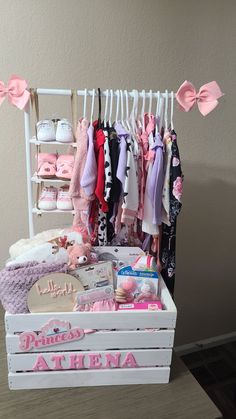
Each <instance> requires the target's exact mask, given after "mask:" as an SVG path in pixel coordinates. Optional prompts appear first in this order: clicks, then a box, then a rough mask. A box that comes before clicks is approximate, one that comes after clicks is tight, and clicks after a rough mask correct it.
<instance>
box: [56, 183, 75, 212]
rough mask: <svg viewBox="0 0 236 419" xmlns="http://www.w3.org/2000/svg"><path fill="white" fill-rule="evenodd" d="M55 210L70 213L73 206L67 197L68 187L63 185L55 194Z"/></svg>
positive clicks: (68, 196)
mask: <svg viewBox="0 0 236 419" xmlns="http://www.w3.org/2000/svg"><path fill="white" fill-rule="evenodd" d="M57 209H59V210H64V211H66V210H67V211H72V210H73V204H72V200H71V197H70V195H69V185H64V186H62V187H61V188H59V189H58V194H57Z"/></svg>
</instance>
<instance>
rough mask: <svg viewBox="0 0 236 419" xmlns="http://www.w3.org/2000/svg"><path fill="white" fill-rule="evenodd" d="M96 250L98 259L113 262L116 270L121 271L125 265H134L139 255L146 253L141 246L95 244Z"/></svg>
mask: <svg viewBox="0 0 236 419" xmlns="http://www.w3.org/2000/svg"><path fill="white" fill-rule="evenodd" d="M94 250H95V252H96V254H97V255H98V260H99V261H110V262H112V264H113V268H114V269H115V271H119V269H121V268H122V267H123V266H128V265H132V264H133V263H134V262H135V261H136V259H137V258H138V257H139V256H141V255H144V254H145V253H144V252H143V250H142V249H140V247H115V246H105V247H101V246H95V247H94Z"/></svg>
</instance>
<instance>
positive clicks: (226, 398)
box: [182, 341, 236, 419]
mask: <svg viewBox="0 0 236 419" xmlns="http://www.w3.org/2000/svg"><path fill="white" fill-rule="evenodd" d="M182 360H183V361H184V363H185V364H186V366H187V367H188V368H189V369H190V371H191V373H192V374H193V375H194V377H195V378H196V379H197V381H198V382H199V383H200V384H201V386H202V387H203V388H204V390H205V391H206V393H207V394H208V396H209V397H210V398H211V399H212V400H213V402H214V403H215V404H216V406H217V407H218V408H219V410H220V411H221V412H222V413H223V415H224V419H235V418H236V341H235V342H231V343H227V344H225V345H221V346H217V347H214V348H210V349H204V350H199V351H198V352H194V353H192V354H189V355H185V356H183V357H182Z"/></svg>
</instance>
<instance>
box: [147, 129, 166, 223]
mask: <svg viewBox="0 0 236 419" xmlns="http://www.w3.org/2000/svg"><path fill="white" fill-rule="evenodd" d="M151 149H152V150H153V151H155V160H154V163H153V166H152V174H151V179H150V183H149V186H148V195H149V197H150V199H151V201H152V203H153V219H152V221H153V224H157V225H160V224H161V205H162V188H163V182H164V165H163V164H164V163H163V143H162V140H161V136H160V134H159V133H158V134H157V135H156V136H155V137H154V139H153V144H152V145H151Z"/></svg>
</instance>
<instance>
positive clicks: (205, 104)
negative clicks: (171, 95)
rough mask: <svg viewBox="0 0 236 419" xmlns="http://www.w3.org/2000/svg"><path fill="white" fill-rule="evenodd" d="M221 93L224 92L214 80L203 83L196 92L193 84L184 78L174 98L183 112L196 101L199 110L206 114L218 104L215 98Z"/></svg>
mask: <svg viewBox="0 0 236 419" xmlns="http://www.w3.org/2000/svg"><path fill="white" fill-rule="evenodd" d="M223 95H224V93H222V92H221V90H220V87H219V85H218V84H217V83H216V81H211V82H210V83H207V84H204V85H203V86H202V87H200V89H199V92H198V93H197V92H196V89H195V87H194V85H193V84H192V83H190V81H187V80H185V82H184V83H183V84H181V86H180V88H179V90H178V92H177V93H176V100H177V101H178V102H179V105H180V108H181V110H183V111H185V112H188V111H190V110H191V109H192V107H193V106H194V104H195V103H196V102H197V105H198V109H199V111H200V112H201V114H202V115H204V116H206V115H207V114H208V113H210V112H211V111H213V109H215V107H216V106H217V105H218V100H217V99H219V98H220V97H221V96H223Z"/></svg>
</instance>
